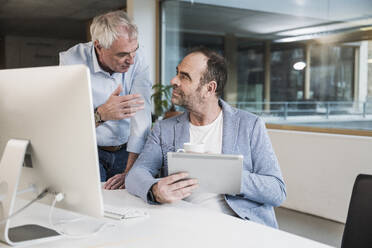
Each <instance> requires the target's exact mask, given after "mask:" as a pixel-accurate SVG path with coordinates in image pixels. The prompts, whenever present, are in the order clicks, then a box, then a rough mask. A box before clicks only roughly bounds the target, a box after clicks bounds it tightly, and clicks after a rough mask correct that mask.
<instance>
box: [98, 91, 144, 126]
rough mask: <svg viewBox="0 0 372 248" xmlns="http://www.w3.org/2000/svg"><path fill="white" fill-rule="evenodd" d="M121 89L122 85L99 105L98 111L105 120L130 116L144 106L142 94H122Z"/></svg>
mask: <svg viewBox="0 0 372 248" xmlns="http://www.w3.org/2000/svg"><path fill="white" fill-rule="evenodd" d="M121 91H122V86H121V85H119V86H118V87H117V88H116V90H115V91H114V92H112V94H111V96H110V97H109V99H108V100H107V101H106V102H105V103H104V104H102V105H101V106H99V107H98V109H97V111H98V113H99V114H100V116H101V119H102V120H103V121H108V120H121V119H126V118H130V117H132V116H134V115H135V114H136V112H137V111H139V110H141V109H143V108H144V100H143V99H142V97H141V95H140V94H133V95H125V96H120V92H121Z"/></svg>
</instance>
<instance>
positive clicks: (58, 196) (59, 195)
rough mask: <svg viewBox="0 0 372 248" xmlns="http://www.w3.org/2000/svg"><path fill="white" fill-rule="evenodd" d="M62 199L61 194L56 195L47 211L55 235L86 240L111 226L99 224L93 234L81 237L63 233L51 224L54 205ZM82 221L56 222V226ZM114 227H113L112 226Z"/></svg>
mask: <svg viewBox="0 0 372 248" xmlns="http://www.w3.org/2000/svg"><path fill="white" fill-rule="evenodd" d="M63 198H64V196H63V194H62V193H58V194H57V195H56V196H55V198H54V201H53V203H52V205H51V207H50V211H49V225H50V226H51V227H52V228H53V229H54V231H56V232H57V233H59V234H60V235H62V236H65V237H69V238H79V239H80V238H87V237H89V236H91V235H95V234H97V233H99V232H101V231H102V230H103V229H104V228H106V227H108V226H112V225H113V224H112V223H103V224H101V225H100V226H99V227H98V228H97V229H96V230H94V231H93V232H91V233H88V234H83V235H80V234H70V233H67V232H64V231H62V230H59V229H58V228H57V225H56V224H54V223H53V221H52V215H53V210H54V208H55V205H56V204H57V202H60V201H62V200H63ZM81 219H83V218H82V217H80V218H77V219H73V220H62V221H59V222H58V225H60V224H64V223H69V222H76V221H79V220H81ZM114 226H115V225H114Z"/></svg>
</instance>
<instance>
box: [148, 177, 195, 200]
mask: <svg viewBox="0 0 372 248" xmlns="http://www.w3.org/2000/svg"><path fill="white" fill-rule="evenodd" d="M187 176H188V174H187V173H186V172H180V173H177V174H173V175H171V176H167V177H164V178H162V179H160V180H159V181H158V182H157V183H156V184H154V185H153V186H152V193H153V194H154V197H155V200H156V201H157V202H159V203H172V202H176V201H179V200H182V199H184V198H186V197H188V196H190V195H191V193H192V191H193V190H194V189H196V188H197V187H198V181H197V180H196V179H186V178H187Z"/></svg>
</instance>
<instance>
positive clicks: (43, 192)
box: [0, 188, 49, 224]
mask: <svg viewBox="0 0 372 248" xmlns="http://www.w3.org/2000/svg"><path fill="white" fill-rule="evenodd" d="M25 192H26V191H25ZM48 192H49V191H48V189H47V188H46V189H44V190H43V191H42V192H41V193H40V194H39V195H38V196H37V197H36V198H35V199H33V200H32V201H30V202H29V203H27V204H26V205H25V206H23V207H21V208H20V209H18V210H17V211H15V212H14V213H13V214H11V215H9V216H8V217H6V218H4V219H2V220H0V224H3V223H5V222H6V221H8V220H10V219H12V218H13V217H15V216H17V215H18V214H19V213H20V212H22V211H23V210H25V209H26V208H28V207H29V206H31V205H32V204H33V203H35V202H36V201H38V200H40V199H43V198H44V197H45V196H46V194H47V193H48Z"/></svg>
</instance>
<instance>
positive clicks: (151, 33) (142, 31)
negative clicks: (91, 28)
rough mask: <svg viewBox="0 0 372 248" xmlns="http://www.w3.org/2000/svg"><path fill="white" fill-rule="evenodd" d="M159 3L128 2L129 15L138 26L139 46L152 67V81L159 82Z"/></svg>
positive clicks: (135, 0) (144, 0) (145, 0)
mask: <svg viewBox="0 0 372 248" xmlns="http://www.w3.org/2000/svg"><path fill="white" fill-rule="evenodd" d="M158 5H159V3H158V1H157V0H127V13H128V15H129V16H130V17H131V18H133V19H134V22H135V23H136V25H137V26H138V33H139V38H138V41H139V44H140V46H141V48H143V49H144V51H145V56H146V60H147V62H148V64H149V66H150V79H151V80H152V81H153V82H154V83H156V82H157V81H158V67H157V63H156V62H157V60H158V59H157V58H158V39H157V37H158V33H159V28H158V26H159V25H158Z"/></svg>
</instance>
